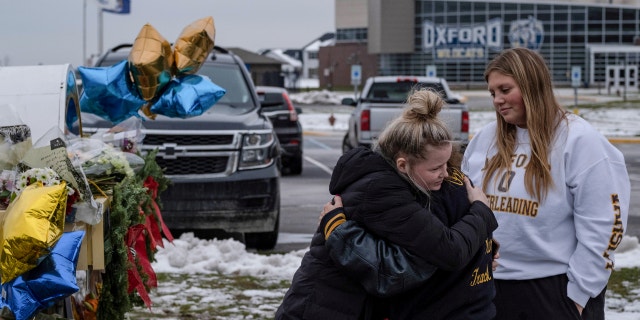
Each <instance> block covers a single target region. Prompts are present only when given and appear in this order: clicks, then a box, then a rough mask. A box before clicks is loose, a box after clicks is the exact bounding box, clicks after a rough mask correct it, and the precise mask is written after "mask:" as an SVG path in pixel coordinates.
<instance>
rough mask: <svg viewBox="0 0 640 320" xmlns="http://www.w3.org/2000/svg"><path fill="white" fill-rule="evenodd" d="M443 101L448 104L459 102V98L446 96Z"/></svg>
mask: <svg viewBox="0 0 640 320" xmlns="http://www.w3.org/2000/svg"><path fill="white" fill-rule="evenodd" d="M444 102H446V103H448V104H459V103H460V100H458V99H456V98H448V99H445V100H444Z"/></svg>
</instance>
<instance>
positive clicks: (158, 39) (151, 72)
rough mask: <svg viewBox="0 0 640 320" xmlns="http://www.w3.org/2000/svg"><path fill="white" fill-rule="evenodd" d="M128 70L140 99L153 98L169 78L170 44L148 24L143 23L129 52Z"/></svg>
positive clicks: (170, 62)
mask: <svg viewBox="0 0 640 320" xmlns="http://www.w3.org/2000/svg"><path fill="white" fill-rule="evenodd" d="M128 60H129V71H130V72H131V77H132V79H133V82H134V83H135V85H136V87H137V88H138V92H139V93H140V96H141V97H142V99H144V100H146V101H150V100H153V98H155V97H156V96H157V95H158V93H160V92H161V91H162V89H164V87H165V86H166V85H167V84H168V83H169V81H170V80H171V77H172V75H171V66H172V65H173V51H172V49H171V44H170V43H169V41H167V40H166V39H165V38H164V37H162V35H160V33H159V32H158V31H157V30H156V29H155V28H154V27H152V26H151V25H150V24H148V23H147V24H145V25H144V26H143V27H142V30H140V33H139V34H138V37H136V40H135V41H134V42H133V47H132V48H131V52H130V53H129V59H128Z"/></svg>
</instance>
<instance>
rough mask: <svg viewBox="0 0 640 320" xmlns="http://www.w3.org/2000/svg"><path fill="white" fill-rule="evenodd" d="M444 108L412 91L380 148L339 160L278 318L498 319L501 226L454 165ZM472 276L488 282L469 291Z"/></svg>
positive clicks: (429, 95)
mask: <svg viewBox="0 0 640 320" xmlns="http://www.w3.org/2000/svg"><path fill="white" fill-rule="evenodd" d="M443 104H444V102H443V100H442V99H441V98H440V96H439V95H438V94H437V93H436V92H433V91H429V90H419V91H416V92H414V93H413V94H411V96H410V97H409V99H408V101H407V106H406V107H405V109H404V112H403V114H402V115H401V116H400V117H399V118H398V119H396V120H395V121H393V122H392V123H391V124H390V125H388V126H387V128H386V129H385V130H384V131H383V133H382V134H381V135H380V137H379V141H378V144H377V146H376V147H375V148H374V150H369V149H366V148H362V147H360V148H356V149H353V150H351V151H349V152H348V153H346V154H344V155H343V156H342V157H341V158H340V159H339V160H338V162H337V164H336V167H335V168H334V171H333V175H332V177H331V182H330V185H329V191H330V193H331V194H334V195H337V194H339V195H340V197H337V196H336V200H337V203H335V204H334V205H331V204H328V205H326V206H325V207H324V210H323V212H322V219H321V223H320V226H319V227H318V231H317V233H316V234H315V236H314V238H313V240H312V242H311V246H310V249H309V251H308V252H307V253H306V254H305V256H304V257H303V259H302V264H301V266H300V268H299V269H298V270H297V271H296V273H295V275H294V277H293V281H292V284H291V288H289V291H288V292H287V293H286V295H285V297H284V299H283V302H282V304H281V305H280V308H279V309H278V311H277V313H276V319H322V320H325V319H332V320H338V319H384V318H386V317H390V318H391V319H426V318H425V316H428V319H443V320H444V319H478V320H485V319H490V318H491V317H493V315H494V314H495V312H494V308H493V305H492V298H493V294H494V287H493V282H492V281H491V278H490V272H491V265H492V262H493V252H492V245H491V232H492V231H493V230H494V229H495V228H496V227H497V225H496V224H495V220H494V219H495V218H494V217H493V214H492V212H491V210H489V208H488V206H487V205H488V202H487V198H486V197H485V196H484V194H483V193H482V191H481V190H480V189H479V188H474V187H472V186H471V185H470V184H469V183H468V180H465V178H464V177H463V175H462V174H461V172H460V171H459V170H456V169H455V168H450V167H449V163H450V160H451V156H452V150H453V145H452V143H451V140H452V136H451V133H450V132H449V130H448V128H447V127H446V125H445V124H444V122H443V121H442V120H440V119H439V118H438V113H439V111H440V110H441V108H442V107H443ZM465 181H466V183H465ZM342 204H344V206H342ZM347 220H349V221H348V222H347V223H345V222H346V221H347ZM385 241H386V242H385ZM474 272H475V274H479V273H485V272H486V273H487V277H482V276H480V277H478V278H477V279H476V280H478V279H479V278H482V279H483V280H482V281H479V280H478V281H476V282H474V284H473V285H471V282H472V281H473V279H474V278H473V276H474ZM409 292H411V293H409ZM400 297H404V298H400ZM442 301H445V302H446V304H442V303H440V302H442Z"/></svg>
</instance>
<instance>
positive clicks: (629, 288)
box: [607, 267, 640, 301]
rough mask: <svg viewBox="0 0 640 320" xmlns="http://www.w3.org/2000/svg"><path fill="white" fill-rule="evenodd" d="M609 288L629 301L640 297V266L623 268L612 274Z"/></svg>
mask: <svg viewBox="0 0 640 320" xmlns="http://www.w3.org/2000/svg"><path fill="white" fill-rule="evenodd" d="M607 290H608V291H611V293H613V294H615V295H616V296H619V297H621V298H623V299H626V300H627V301H635V300H637V299H638V298H640V294H639V293H640V268H637V267H636V268H623V269H620V270H616V271H614V272H613V273H612V274H611V278H609V283H608V285H607Z"/></svg>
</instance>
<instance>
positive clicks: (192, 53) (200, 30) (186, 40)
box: [174, 17, 216, 76]
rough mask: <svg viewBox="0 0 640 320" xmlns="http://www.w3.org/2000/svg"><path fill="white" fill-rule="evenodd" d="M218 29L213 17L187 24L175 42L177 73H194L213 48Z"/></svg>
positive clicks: (178, 74)
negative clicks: (216, 29)
mask: <svg viewBox="0 0 640 320" xmlns="http://www.w3.org/2000/svg"><path fill="white" fill-rule="evenodd" d="M215 37H216V31H215V26H214V24H213V17H206V18H202V19H198V20H196V21H194V22H193V23H191V24H190V25H188V26H186V27H185V28H184V29H183V30H182V33H180V36H178V40H177V41H176V43H175V44H174V61H175V74H176V75H177V76H180V75H187V74H194V73H196V72H197V71H198V69H200V67H201V66H202V64H203V63H204V61H205V60H206V59H207V57H208V56H209V53H211V50H213V46H214V43H215Z"/></svg>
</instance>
